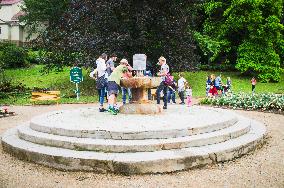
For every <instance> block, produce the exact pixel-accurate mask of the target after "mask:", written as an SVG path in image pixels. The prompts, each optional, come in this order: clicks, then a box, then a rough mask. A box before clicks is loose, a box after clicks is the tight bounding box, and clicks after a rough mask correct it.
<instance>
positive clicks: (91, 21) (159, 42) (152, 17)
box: [23, 0, 199, 70]
mask: <svg viewBox="0 0 284 188" xmlns="http://www.w3.org/2000/svg"><path fill="white" fill-rule="evenodd" d="M196 1H197V0H189V1H188V0H181V1H180V0H179V1H171V2H169V1H163V0H109V1H104V0H84V1H80V0H63V1H55V0H43V1H37V0H24V2H25V7H24V11H25V12H26V13H27V14H26V16H24V17H23V21H25V22H26V23H27V25H28V26H29V27H30V33H33V32H37V33H39V34H40V35H39V37H38V38H37V40H36V41H34V43H33V44H35V45H36V46H40V47H43V48H45V49H46V50H47V51H48V52H49V53H48V57H49V58H48V59H49V60H50V61H48V62H53V63H54V62H56V63H55V65H56V66H58V65H59V66H61V65H66V64H68V62H72V61H74V60H75V59H77V60H78V61H81V62H89V63H90V62H92V61H94V59H95V58H96V57H98V55H99V54H100V53H102V52H107V53H112V52H116V53H117V54H119V55H120V56H121V57H126V58H132V55H133V54H135V53H145V54H147V56H148V59H149V60H150V62H151V63H152V66H154V65H155V64H156V62H157V59H158V58H159V56H161V55H164V56H166V58H167V59H168V60H169V62H170V66H171V68H172V69H173V70H189V69H192V68H195V67H196V64H197V63H198V59H199V57H198V55H197V54H196V53H195V49H196V45H195V42H194V39H193V37H192V33H191V31H190V30H189V29H188V25H190V24H191V23H192V21H193V19H194V18H193V17H192V8H193V5H194V3H195V2H196ZM42 24H44V27H41V28H44V29H40V27H38V26H39V25H42Z"/></svg>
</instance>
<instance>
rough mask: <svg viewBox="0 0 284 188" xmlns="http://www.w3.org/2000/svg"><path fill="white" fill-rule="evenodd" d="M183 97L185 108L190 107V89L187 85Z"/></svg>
mask: <svg viewBox="0 0 284 188" xmlns="http://www.w3.org/2000/svg"><path fill="white" fill-rule="evenodd" d="M185 95H186V104H187V107H190V106H191V102H192V89H191V87H190V86H188V85H187V86H186V90H185Z"/></svg>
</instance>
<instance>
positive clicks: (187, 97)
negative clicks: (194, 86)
mask: <svg viewBox="0 0 284 188" xmlns="http://www.w3.org/2000/svg"><path fill="white" fill-rule="evenodd" d="M191 102H192V101H191V96H186V104H187V106H191Z"/></svg>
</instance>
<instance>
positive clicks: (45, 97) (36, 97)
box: [31, 91, 60, 105]
mask: <svg viewBox="0 0 284 188" xmlns="http://www.w3.org/2000/svg"><path fill="white" fill-rule="evenodd" d="M59 99H60V91H44V92H32V98H31V101H32V102H36V101H57V105H58V100H59Z"/></svg>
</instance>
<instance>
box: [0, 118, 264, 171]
mask: <svg viewBox="0 0 284 188" xmlns="http://www.w3.org/2000/svg"><path fill="white" fill-rule="evenodd" d="M17 131H18V128H17V127H16V128H13V129H10V130H8V131H7V132H6V133H4V135H3V137H2V147H3V149H4V151H6V152H8V153H10V154H12V155H14V156H16V157H18V158H20V159H23V160H28V161H33V162H35V163H38V164H43V165H46V166H50V167H54V168H57V169H63V170H88V171H96V172H114V173H120V174H128V175H129V174H143V173H163V172H173V171H178V170H184V169H190V168H192V167H197V166H203V165H206V164H209V163H215V162H219V161H227V160H231V159H233V158H236V157H240V156H242V155H244V154H246V153H247V152H249V151H252V150H254V149H255V148H256V146H257V145H258V144H260V143H262V142H263V139H264V136H265V134H266V128H265V126H264V125H263V124H261V123H259V122H256V121H251V129H250V131H249V132H248V133H247V134H244V135H242V136H240V137H237V138H234V139H230V140H227V141H225V142H221V143H218V144H213V145H206V146H200V147H189V148H183V149H175V150H161V151H155V152H136V153H103V152H94V151H75V150H70V149H63V148H56V147H50V146H43V145H39V144H34V143H31V142H27V141H25V140H22V139H20V138H19V137H18V134H17Z"/></svg>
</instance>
